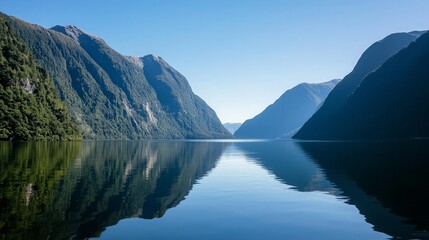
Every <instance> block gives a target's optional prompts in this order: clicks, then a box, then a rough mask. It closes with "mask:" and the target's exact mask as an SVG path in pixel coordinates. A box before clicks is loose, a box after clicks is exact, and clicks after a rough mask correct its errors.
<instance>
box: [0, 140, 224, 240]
mask: <svg viewBox="0 0 429 240" xmlns="http://www.w3.org/2000/svg"><path fill="white" fill-rule="evenodd" d="M224 146H225V144H224V143H204V142H133V141H102V142H83V143H0V153H1V155H0V166H1V176H0V203H1V212H0V239H69V238H77V239H81V238H87V237H94V236H99V235H100V233H101V232H102V231H103V230H104V228H105V227H107V226H110V225H113V224H115V223H116V222H118V221H119V220H120V219H123V218H129V217H140V218H147V219H151V218H159V217H162V216H163V215H164V213H165V212H166V211H167V209H169V208H172V207H175V206H176V205H177V204H179V202H180V201H182V200H183V199H184V198H185V196H186V195H187V194H188V193H189V191H190V189H191V188H192V185H193V184H194V183H195V181H196V179H198V178H201V177H202V176H204V175H205V174H206V173H207V172H208V171H209V170H210V169H212V168H213V167H214V166H215V165H216V161H217V159H218V157H219V156H220V154H221V153H222V150H223V148H224Z"/></svg>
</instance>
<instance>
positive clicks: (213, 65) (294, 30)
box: [0, 0, 429, 123]
mask: <svg viewBox="0 0 429 240" xmlns="http://www.w3.org/2000/svg"><path fill="white" fill-rule="evenodd" d="M23 6H25V7H23ZM426 9H429V2H428V1H423V0H419V1H414V2H413V4H409V3H407V2H403V1H387V0H384V1H377V2H357V1H355V2H342V1H339V0H338V1H325V2H324V3H320V2H313V1H305V2H301V1H300V2H296V1H295V2H291V1H288V2H286V1H274V0H273V1H264V2H262V1H247V2H246V3H245V4H244V3H239V2H228V1H216V2H201V1H196V0H193V1H183V2H182V1H181V2H180V3H179V2H175V1H156V2H155V1H141V2H140V1H132V2H129V3H128V4H120V3H116V2H114V1H103V2H102V3H100V2H98V3H97V2H95V1H94V2H92V1H91V2H85V1H74V2H72V3H62V2H52V1H47V0H45V1H37V2H26V1H22V0H16V1H13V2H12V1H2V2H0V11H2V12H4V13H6V14H9V15H12V16H16V17H18V18H21V19H23V20H25V21H28V22H31V23H34V24H38V25H41V26H43V27H52V26H54V25H75V26H78V27H79V28H82V29H83V30H85V31H87V32H88V33H91V34H94V35H96V36H99V37H101V38H102V39H104V40H105V41H106V42H107V43H108V44H109V45H110V46H111V47H112V48H113V49H115V50H116V51H118V52H120V53H122V54H125V55H132V56H143V55H146V54H150V53H153V54H156V55H159V56H161V57H162V58H163V59H165V60H166V61H167V62H168V63H169V64H171V65H172V66H173V67H174V68H176V69H177V70H178V71H179V72H181V73H182V74H183V75H184V76H185V77H186V78H187V79H188V80H189V83H190V85H191V86H192V88H193V90H194V92H195V93H196V94H197V95H199V96H200V97H202V98H203V99H204V100H205V101H206V102H207V103H208V104H209V105H210V106H211V107H212V108H213V109H214V110H215V111H216V113H217V115H218V117H219V118H220V120H221V121H222V122H223V123H225V122H244V121H245V120H246V119H248V118H252V117H254V116H255V115H256V114H258V113H260V112H261V111H262V110H263V109H265V108H266V107H267V106H268V105H269V104H271V103H273V102H274V101H275V100H276V99H277V98H278V97H279V96H280V95H281V94H282V93H283V92H284V91H286V90H287V89H290V88H291V87H293V86H295V85H296V84H298V83H301V82H313V83H314V82H325V81H329V80H331V79H335V78H342V77H344V76H345V75H346V74H347V73H349V72H350V71H351V70H352V68H353V66H354V65H355V63H356V61H357V60H358V58H359V57H360V55H361V54H362V52H363V51H364V50H365V49H366V48H367V47H369V46H370V45H371V44H372V43H374V42H376V41H378V40H380V39H382V38H384V37H385V36H387V35H389V34H391V33H394V32H409V31H414V30H425V29H428V28H429V27H428V26H429V24H428V21H427V20H426V19H427V13H426ZM238 94H239V95H238Z"/></svg>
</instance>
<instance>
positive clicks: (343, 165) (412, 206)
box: [299, 141, 429, 239]
mask: <svg viewBox="0 0 429 240" xmlns="http://www.w3.org/2000/svg"><path fill="white" fill-rule="evenodd" d="M299 145H300V147H302V149H303V150H304V151H305V152H306V153H308V155H309V156H310V157H311V158H312V159H313V160H314V161H315V162H316V163H318V164H319V165H320V167H321V168H322V169H324V172H325V173H326V175H327V178H328V179H329V180H330V181H332V182H333V183H335V185H336V186H337V187H338V188H340V189H341V190H342V192H343V193H344V196H347V198H348V199H349V203H350V204H353V205H355V206H356V207H357V208H358V209H359V211H360V212H361V213H362V214H363V215H364V216H365V218H366V220H367V221H368V222H369V223H371V224H373V225H374V228H375V230H377V231H382V232H385V233H387V234H389V235H391V236H394V237H399V238H406V239H408V238H414V239H420V238H425V239H426V238H428V239H429V233H428V231H429V218H428V216H429V205H428V203H429V194H428V191H429V161H428V160H429V142H428V141H408V142H387V143H386V142H369V143H363V142H343V143H341V142H337V143H335V142H301V143H299Z"/></svg>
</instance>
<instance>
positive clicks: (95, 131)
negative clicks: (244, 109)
mask: <svg viewBox="0 0 429 240" xmlns="http://www.w3.org/2000/svg"><path fill="white" fill-rule="evenodd" d="M2 16H5V18H6V19H7V21H8V22H9V23H10V25H11V26H12V27H13V28H14V29H16V32H17V34H18V36H19V37H20V38H21V39H22V40H23V41H24V42H25V44H26V45H27V46H28V47H29V49H30V50H31V51H32V53H33V55H34V56H35V57H36V60H37V64H38V65H40V66H41V67H43V68H45V69H46V70H47V72H48V74H49V75H50V76H51V77H52V78H53V79H54V83H55V87H56V88H57V90H58V92H59V95H60V97H61V99H62V100H64V101H65V102H66V104H67V105H68V106H69V109H70V113H71V115H72V116H73V117H74V118H75V119H76V120H77V122H78V124H79V126H80V127H81V129H82V132H83V136H84V138H85V139H148V138H167V139H170V138H173V139H177V138H179V139H180V138H230V137H231V135H230V134H229V132H228V131H227V130H226V129H225V128H224V127H223V126H222V124H221V122H220V120H219V119H218V118H217V116H216V113H215V112H214V111H213V110H212V109H211V108H210V107H209V106H208V105H207V104H206V103H205V102H204V101H202V99H201V98H199V97H198V96H196V95H195V94H194V93H193V92H192V89H191V88H190V86H189V83H188V82H187V80H186V78H185V77H184V76H183V75H181V74H180V73H178V72H177V71H176V70H175V69H174V68H172V67H171V66H169V65H168V64H167V63H166V62H165V61H164V60H162V61H164V62H153V63H154V64H155V66H156V64H158V65H162V66H158V68H161V69H164V70H165V71H161V72H158V73H159V74H156V73H153V72H151V71H148V69H147V64H144V61H142V59H143V58H145V57H146V58H147V57H148V56H154V55H146V56H144V57H139V58H137V57H129V56H124V55H122V54H120V53H118V52H117V51H115V50H114V49H112V48H111V47H109V46H108V45H107V43H106V42H105V41H104V40H102V39H101V38H99V37H96V36H93V35H91V34H89V33H87V32H86V31H84V30H81V29H80V28H77V27H75V26H59V25H57V26H54V27H52V28H51V29H47V28H43V27H40V26H38V25H34V24H30V23H26V22H24V21H22V20H19V19H17V18H14V17H9V16H7V15H4V14H2ZM167 65H168V66H167ZM145 66H146V67H145ZM163 74H167V75H168V76H163ZM148 78H151V80H152V83H163V84H164V85H165V84H166V85H167V87H169V88H171V89H173V90H174V91H172V93H174V94H173V95H169V96H173V97H174V98H172V99H165V98H163V97H165V96H164V95H163V94H162V93H159V92H157V89H155V88H154V85H153V84H149V81H148ZM175 78H180V79H175ZM159 79H161V80H159ZM166 79H167V80H168V81H166ZM164 80H165V81H164ZM176 81H178V82H180V84H173V83H175V82H176ZM186 85H187V86H186ZM176 88H177V89H176ZM162 89H163V88H162ZM179 89H180V90H179ZM158 90H159V89H158ZM169 100H171V105H172V106H173V105H174V106H176V107H177V108H176V109H175V110H177V111H168V110H171V109H170V108H167V107H165V106H166V105H168V104H170V103H169V102H168V101H169ZM155 119H156V120H155Z"/></svg>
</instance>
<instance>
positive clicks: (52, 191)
mask: <svg viewBox="0 0 429 240" xmlns="http://www.w3.org/2000/svg"><path fill="white" fill-rule="evenodd" d="M427 159H429V142H428V141H409V142H389V143H383V142H369V143H362V142H361V143H358V142H342V143H341V142H293V141H258V142H252V141H250V142H249V141H244V142H240V141H236V142H231V141H88V142H82V143H5V142H3V143H0V167H1V168H0V171H1V175H0V207H1V211H0V239H84V238H101V239H144V238H146V239H162V238H171V239H190V238H191V239H192V238H198V239H203V238H204V239H231V238H241V239H389V238H404V239H409V238H421V239H425V238H429V235H428V232H427V231H428V230H429V220H428V218H427V216H428V214H429V211H428V207H427V206H426V205H427V204H426V203H427V202H428V200H429V198H428V197H427V196H426V195H427V194H426V192H427V190H428V189H429V181H428V180H429V179H428V178H429V177H428V173H429V168H428V167H429V161H427Z"/></svg>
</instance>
